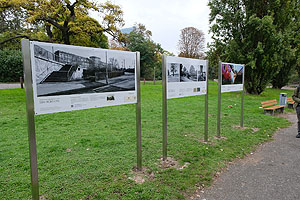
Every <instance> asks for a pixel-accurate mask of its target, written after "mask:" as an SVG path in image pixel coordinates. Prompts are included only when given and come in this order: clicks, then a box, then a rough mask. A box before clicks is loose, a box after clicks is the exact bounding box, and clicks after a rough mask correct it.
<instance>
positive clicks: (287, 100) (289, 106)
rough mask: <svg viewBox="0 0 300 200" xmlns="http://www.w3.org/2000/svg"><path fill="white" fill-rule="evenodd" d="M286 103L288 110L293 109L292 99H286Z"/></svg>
mask: <svg viewBox="0 0 300 200" xmlns="http://www.w3.org/2000/svg"><path fill="white" fill-rule="evenodd" d="M286 102H287V104H288V108H291V109H294V108H293V105H294V103H295V102H294V100H293V97H288V98H287V99H286Z"/></svg>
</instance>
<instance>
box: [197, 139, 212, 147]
mask: <svg viewBox="0 0 300 200" xmlns="http://www.w3.org/2000/svg"><path fill="white" fill-rule="evenodd" d="M199 142H201V143H203V144H208V145H210V146H214V145H215V143H214V142H212V141H209V140H208V141H204V140H203V139H200V140H199Z"/></svg>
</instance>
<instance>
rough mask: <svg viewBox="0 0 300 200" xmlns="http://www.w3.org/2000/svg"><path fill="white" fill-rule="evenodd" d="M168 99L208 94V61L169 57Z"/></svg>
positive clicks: (167, 71) (167, 74)
mask: <svg viewBox="0 0 300 200" xmlns="http://www.w3.org/2000/svg"><path fill="white" fill-rule="evenodd" d="M166 76H167V98H168V99H172V98H180V97H187V96H196V95H203V94H206V91H207V90H206V86H207V85H206V79H207V61H206V60H199V59H192V58H183V57H175V56H167V58H166Z"/></svg>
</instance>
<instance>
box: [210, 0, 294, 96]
mask: <svg viewBox="0 0 300 200" xmlns="http://www.w3.org/2000/svg"><path fill="white" fill-rule="evenodd" d="M288 1H292V0H288ZM281 3H282V2H281V1H280V0H277V1H274V0H265V1H261V0H253V1H246V0H234V1H229V0H210V1H209V6H210V9H211V13H210V23H211V24H212V25H211V29H210V30H211V32H212V33H213V39H214V40H215V43H214V44H215V45H216V46H215V47H216V49H218V50H219V49H221V50H222V52H221V53H220V60H222V61H228V62H235V63H244V64H246V73H245V79H246V83H245V86H246V89H247V91H248V92H249V93H252V94H260V93H261V92H263V91H264V89H265V88H266V86H267V84H268V83H269V82H270V81H271V80H272V78H273V77H274V75H276V74H278V71H279V69H280V67H281V66H282V63H283V60H282V55H284V48H282V47H283V46H284V45H285V44H284V42H283V41H284V36H283V34H282V32H281V31H278V26H277V24H276V20H277V19H280V17H278V18H276V17H274V16H275V14H278V13H276V9H275V8H279V7H281V6H282V4H281ZM285 52H288V51H285Z"/></svg>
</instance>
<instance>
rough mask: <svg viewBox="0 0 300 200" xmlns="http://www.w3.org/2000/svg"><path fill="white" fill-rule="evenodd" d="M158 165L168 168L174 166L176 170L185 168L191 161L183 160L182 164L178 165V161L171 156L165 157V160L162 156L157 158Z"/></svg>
mask: <svg viewBox="0 0 300 200" xmlns="http://www.w3.org/2000/svg"><path fill="white" fill-rule="evenodd" d="M159 161H160V163H159V167H160V168H163V169H169V168H174V169H177V170H182V169H185V168H187V167H188V166H189V165H190V164H191V163H189V162H185V163H184V164H183V165H180V164H179V162H178V161H176V160H174V159H173V158H171V157H167V159H166V160H163V158H160V159H159Z"/></svg>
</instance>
